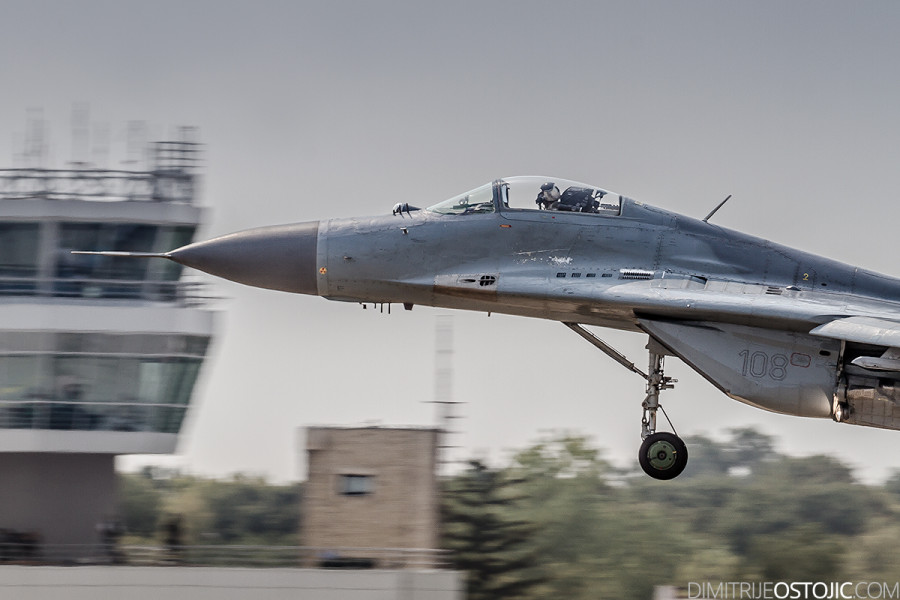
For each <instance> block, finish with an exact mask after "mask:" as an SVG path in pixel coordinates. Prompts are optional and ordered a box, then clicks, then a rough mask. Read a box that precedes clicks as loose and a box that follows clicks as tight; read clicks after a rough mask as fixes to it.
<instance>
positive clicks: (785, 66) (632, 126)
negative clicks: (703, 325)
mask: <svg viewBox="0 0 900 600" xmlns="http://www.w3.org/2000/svg"><path fill="white" fill-rule="evenodd" d="M2 12H3V18H2V19H0V56H2V57H3V59H2V60H0V82H3V84H2V85H0V144H2V145H0V148H2V149H5V152H0V156H6V157H7V158H6V159H5V160H3V161H0V164H7V165H11V164H12V162H13V158H12V157H13V149H14V147H16V146H15V144H17V143H21V134H22V132H23V131H24V129H25V121H26V119H25V116H26V109H28V108H30V107H41V108H42V109H43V113H44V117H45V118H46V119H47V120H48V121H49V122H50V127H51V132H50V142H51V153H50V154H51V157H52V159H53V163H52V164H53V166H61V165H62V164H63V163H64V162H65V161H67V160H70V159H71V156H72V143H71V135H70V133H69V132H70V130H71V120H70V114H71V109H72V104H73V102H88V103H89V104H90V107H91V117H92V119H93V120H94V121H95V122H99V123H106V124H107V125H108V126H109V128H110V134H111V143H112V144H113V146H115V144H119V145H122V144H123V143H124V142H123V140H124V131H125V123H126V121H128V120H130V119H140V120H145V121H147V122H148V123H149V124H150V126H151V129H150V131H151V135H152V137H153V139H159V138H162V137H165V136H168V135H170V134H171V133H172V131H173V130H174V128H175V126H178V125H195V126H197V127H199V128H200V137H201V141H203V142H205V143H206V144H207V145H208V146H207V153H206V160H207V165H208V166H207V168H206V169H205V172H204V181H203V190H204V191H203V197H202V200H203V202H204V204H206V205H207V206H209V207H211V209H212V210H211V215H210V218H209V220H208V222H207V224H206V226H205V229H204V231H203V232H202V234H201V237H210V236H214V235H219V234H223V233H228V232H231V231H235V230H239V229H244V228H248V227H255V226H260V225H268V224H275V223H285V222H295V221H306V220H312V219H323V218H328V217H337V216H351V215H366V214H384V213H385V212H387V211H389V210H390V208H391V206H392V205H393V204H394V203H395V202H398V201H408V202H411V203H412V204H415V205H419V206H423V205H428V204H431V203H434V202H437V201H439V200H443V199H445V198H448V197H450V196H452V195H455V194H457V193H460V192H462V191H465V190H467V189H470V188H473V187H476V186H478V185H480V184H482V183H485V182H487V181H489V180H491V179H494V178H496V177H502V176H509V175H524V174H547V175H554V176H557V177H563V178H568V179H574V180H580V181H585V182H588V183H592V184H595V185H597V186H600V187H603V188H606V189H610V190H613V191H616V192H619V193H622V194H625V195H628V196H630V197H633V198H636V199H639V200H642V201H644V202H647V203H650V204H655V205H658V206H661V207H664V208H666V209H670V210H674V211H677V212H682V213H685V214H689V215H693V216H703V215H705V214H706V213H707V212H708V211H709V210H710V209H711V208H712V207H713V206H715V205H716V204H717V203H718V202H719V201H720V200H721V199H722V198H724V197H725V196H726V195H727V194H734V198H733V199H732V200H731V201H730V202H729V204H728V205H726V207H725V208H723V209H722V211H720V212H719V213H718V214H717V215H716V217H715V219H716V221H717V222H718V223H720V224H722V225H725V226H728V227H732V228H735V229H740V230H742V231H746V232H748V233H751V234H754V235H759V236H762V237H765V238H769V239H772V240H775V241H777V242H781V243H784V244H787V245H790V246H794V247H797V248H801V249H804V250H808V251H812V252H816V253H819V254H824V255H826V256H829V257H832V258H836V259H839V260H842V261H844V262H848V263H852V264H857V265H861V266H865V267H867V268H871V269H874V270H877V271H881V272H885V273H888V274H892V275H900V266H898V265H897V264H896V262H895V259H894V255H895V251H894V248H893V247H892V245H893V243H895V242H894V240H895V239H896V225H895V223H896V222H897V218H898V213H900V208H898V206H897V202H896V197H897V191H898V189H900V169H898V168H897V162H898V140H900V113H898V110H897V107H898V106H900V77H898V74H900V73H898V70H900V69H898V64H897V63H898V57H900V52H898V50H900V42H898V39H897V35H896V31H897V29H898V25H900V4H898V3H896V2H890V1H885V2H853V3H849V2H827V1H822V0H816V1H794V2H782V1H777V2H775V1H773V2H766V1H761V2H728V1H711V0H710V1H685V2H678V3H669V2H599V1H598V2H559V1H554V2H483V1H479V2H453V3H449V2H446V3H428V2H424V3H423V2H321V3H305V2H224V1H207V2H200V1H195V2H190V1H188V2H181V1H179V2H165V1H163V2H144V3H138V2H121V1H109V2H102V1H97V0H82V1H79V2H77V3H76V2H16V1H10V0H6V1H4V2H3V3H2ZM112 156H115V150H113V153H112ZM112 163H113V161H112V160H111V161H110V165H109V166H118V165H117V164H112ZM214 286H215V287H214V290H215V293H216V294H218V295H221V296H224V297H227V298H228V300H226V301H224V302H222V303H220V305H219V306H220V308H221V310H222V313H221V316H220V321H219V322H220V335H219V337H218V339H217V341H216V342H215V345H214V347H213V349H212V351H211V355H210V357H209V359H208V361H207V363H206V365H205V370H204V372H203V375H202V380H201V382H200V385H199V386H198V389H197V393H196V394H195V400H194V405H195V409H194V411H193V414H192V415H191V416H190V420H189V422H188V423H187V424H186V427H185V435H184V437H183V439H182V443H181V452H182V456H181V457H180V458H178V460H177V462H178V464H182V465H185V466H186V467H187V468H189V469H190V470H192V471H194V472H198V473H202V474H211V475H222V474H226V473H232V472H235V471H244V472H254V473H260V474H265V475H268V476H269V477H271V478H273V479H276V480H290V479H296V478H297V477H298V476H300V474H301V471H300V467H299V461H298V455H297V450H296V442H295V438H296V428H297V427H299V426H303V425H308V424H323V423H326V424H348V425H350V424H361V423H365V422H373V421H377V422H381V423H384V424H429V423H432V422H433V419H434V415H435V411H434V407H433V406H431V405H428V404H423V403H422V401H423V400H430V399H431V398H432V396H433V385H432V378H433V374H434V338H435V334H434V329H435V318H436V315H438V314H443V313H444V312H445V311H438V310H436V309H428V308H422V307H417V308H416V309H415V310H414V311H412V312H411V313H410V312H405V311H402V310H394V311H393V314H392V315H391V316H387V315H386V314H385V315H381V314H379V313H377V312H375V311H372V310H366V311H363V310H361V309H360V308H359V306H358V305H353V304H343V303H334V302H328V301H326V300H323V299H320V298H312V297H303V296H292V295H289V294H283V293H278V292H270V291H263V290H256V289H251V288H247V287H242V286H239V285H237V284H231V283H228V282H220V281H217V282H215V284H214ZM454 323H455V352H456V354H455V358H456V361H455V364H456V372H455V378H454V388H455V393H456V398H457V399H458V400H464V401H466V402H468V404H467V405H465V407H464V409H463V412H464V414H465V416H466V419H465V420H464V421H462V423H461V429H462V431H463V432H464V433H463V434H462V435H460V436H459V439H458V442H459V443H460V444H462V445H463V446H464V447H465V451H464V452H465V454H473V453H478V454H481V455H488V456H490V457H492V458H494V459H496V460H499V459H501V458H503V457H504V456H505V454H504V452H503V449H504V448H521V447H523V446H525V445H526V444H528V443H530V442H533V441H535V440H536V439H538V438H539V437H541V436H543V435H546V434H547V432H548V431H551V430H571V431H575V432H580V433H584V434H588V435H591V436H593V438H594V440H595V442H596V443H597V444H598V445H600V446H602V447H605V448H607V449H608V450H609V457H610V458H612V459H613V460H615V461H616V462H619V463H622V464H625V463H629V462H634V460H635V456H636V452H637V447H638V445H639V428H640V413H641V410H640V402H641V400H642V398H643V382H642V381H641V380H640V379H639V378H638V377H636V376H634V375H632V374H629V373H628V372H626V371H625V370H624V369H622V368H621V367H619V366H618V365H616V364H615V363H613V362H612V361H610V360H609V359H607V358H606V357H605V356H603V355H602V354H601V353H600V352H598V351H596V350H594V349H593V348H591V347H590V346H589V345H587V344H586V343H585V342H584V341H582V340H580V339H578V338H577V337H576V336H574V335H573V334H572V333H571V332H569V331H568V330H566V329H565V328H564V327H562V326H561V325H559V324H557V323H551V322H543V321H536V320H527V319H522V318H512V317H503V316H497V315H494V316H492V317H490V318H488V317H487V316H486V315H483V314H468V313H455V316H454ZM601 333H602V335H604V337H605V339H607V341H610V342H611V343H613V344H615V345H617V346H619V347H620V349H622V350H624V351H625V353H626V354H627V355H628V356H629V357H630V358H631V359H632V360H634V361H635V362H637V363H638V364H639V365H643V363H644V362H645V360H646V358H645V355H644V350H643V345H644V343H645V340H644V338H643V337H642V336H640V335H637V334H623V333H617V332H601ZM548 355H557V356H561V357H565V360H562V361H560V362H561V363H562V364H564V365H565V366H564V367H562V370H563V372H562V373H554V374H553V376H550V375H549V374H548V372H547V370H546V369H543V368H536V366H537V365H538V363H539V360H540V359H541V357H546V356H548ZM485 357H490V359H491V360H490V362H491V364H493V365H494V368H493V369H492V370H490V371H485V370H483V369H481V368H479V369H478V370H475V369H473V368H471V367H470V366H469V365H472V364H479V365H482V364H485V360H484V359H485ZM668 374H670V375H672V376H675V377H677V378H678V379H680V383H679V384H678V386H677V387H676V389H675V390H674V391H670V392H667V393H666V394H665V396H664V398H663V400H664V403H665V405H666V407H667V409H668V412H669V415H670V416H671V417H672V418H673V419H674V422H675V425H676V427H677V428H678V431H679V433H680V434H681V435H690V434H695V433H708V434H713V435H719V434H721V432H723V431H725V430H726V429H727V428H730V427H739V426H745V425H757V426H759V427H760V428H762V429H763V430H765V431H767V432H769V433H772V434H774V435H777V436H779V438H780V440H781V449H782V450H784V451H788V452H791V453H796V454H808V453H818V452H827V453H833V454H835V455H837V456H840V457H841V458H842V459H843V460H846V461H848V462H850V463H852V464H854V465H856V466H857V467H859V469H860V470H859V474H860V475H861V476H863V477H865V478H870V479H871V478H873V477H879V476H883V475H884V474H886V473H887V471H888V470H889V469H893V468H898V467H900V456H897V455H896V453H888V452H886V451H885V449H886V448H890V447H893V445H895V444H896V443H897V440H898V439H900V432H885V431H879V430H875V429H869V428H862V427H852V426H840V425H837V424H834V423H831V422H830V421H817V420H804V419H799V418H794V417H787V416H779V415H774V414H769V413H765V412H762V411H760V410H757V409H754V408H750V407H747V406H744V405H742V404H739V403H737V402H735V401H732V400H730V399H728V398H727V397H725V396H724V395H722V394H720V393H719V392H718V391H717V390H715V389H714V388H713V387H712V386H711V385H710V384H708V383H707V382H705V381H704V380H702V379H701V378H700V377H699V376H698V375H696V374H694V373H692V372H691V371H690V369H689V368H688V367H686V366H685V365H683V364H682V363H680V362H679V361H677V360H675V359H670V360H669V363H668ZM154 462H161V461H158V460H156V459H154ZM126 464H134V461H131V462H129V463H126Z"/></svg>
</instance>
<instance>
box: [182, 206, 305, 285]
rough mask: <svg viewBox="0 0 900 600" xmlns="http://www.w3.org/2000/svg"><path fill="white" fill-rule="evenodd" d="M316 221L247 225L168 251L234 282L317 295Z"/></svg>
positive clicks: (190, 265) (189, 265)
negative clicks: (270, 225) (236, 230)
mask: <svg viewBox="0 0 900 600" xmlns="http://www.w3.org/2000/svg"><path fill="white" fill-rule="evenodd" d="M318 234H319V222H318V221H311V222H308V223H296V224H293V225H276V226H273V227H260V228H257V229H247V230H246V231H238V232H237V233H231V234H228V235H223V236H221V237H217V238H214V239H211V240H207V241H205V242H197V243H195V244H190V245H188V246H183V247H181V248H178V249H177V250H173V251H172V252H169V253H168V254H167V257H168V258H170V259H171V260H174V261H175V262H177V263H180V264H182V265H185V266H187V267H192V268H194V269H199V270H200V271H204V272H206V273H209V274H211V275H215V276H217V277H222V278H224V279H230V280H231V281H236V282H238V283H243V284H246V285H252V286H255V287H261V288H267V289H270V290H281V291H285V292H294V293H296V294H312V295H316V294H317V293H318V292H317V285H316V247H317V243H316V240H317V237H318Z"/></svg>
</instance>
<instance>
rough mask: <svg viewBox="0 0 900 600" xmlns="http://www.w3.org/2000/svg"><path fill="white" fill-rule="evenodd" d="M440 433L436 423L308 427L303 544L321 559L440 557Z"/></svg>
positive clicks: (428, 561) (403, 561) (350, 562)
mask: <svg viewBox="0 0 900 600" xmlns="http://www.w3.org/2000/svg"><path fill="white" fill-rule="evenodd" d="M438 439H439V430H437V429H412V428H405V429H398V428H382V427H360V428H356V427H351V428H339V427H309V428H307V429H306V445H305V447H306V451H307V454H308V467H309V469H308V476H307V483H306V487H305V492H304V504H303V524H302V527H301V531H302V538H303V539H302V544H303V545H304V546H306V547H310V548H311V549H313V551H314V552H316V553H317V556H316V558H315V560H316V561H317V562H318V563H319V564H320V565H326V566H340V564H341V563H342V562H343V563H345V564H346V565H347V566H354V565H355V566H361V567H365V566H375V567H387V568H404V567H430V566H434V563H435V562H439V558H438V556H439V555H438V551H436V550H435V549H436V548H438V547H439V519H440V514H439V509H440V506H439V494H438V483H437V477H436V468H437V451H438ZM379 549H381V550H379ZM384 549H392V550H393V551H392V552H390V553H388V554H389V555H390V557H391V558H390V559H386V558H383V557H384V556H385V552H384ZM404 557H406V558H404ZM389 561H390V562H393V563H394V564H385V563H386V562H389Z"/></svg>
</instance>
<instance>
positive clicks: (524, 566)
mask: <svg viewBox="0 0 900 600" xmlns="http://www.w3.org/2000/svg"><path fill="white" fill-rule="evenodd" d="M518 483H520V482H517V481H516V480H514V479H510V478H508V477H507V476H506V474H505V473H504V472H502V471H497V470H492V469H489V468H488V467H486V466H485V465H484V464H482V463H481V462H479V461H472V462H470V465H469V469H468V470H466V471H465V472H464V473H463V474H462V475H460V476H459V477H457V478H455V479H454V480H452V481H451V482H449V484H448V485H447V488H446V490H445V496H444V498H445V501H444V505H443V523H444V532H443V533H444V545H445V547H446V548H448V549H449V550H451V551H452V552H453V555H452V559H451V560H452V562H453V565H454V567H455V568H457V569H460V570H463V571H465V572H466V578H467V588H468V594H467V597H468V598H470V599H471V600H501V599H504V598H522V597H525V595H526V593H527V591H528V590H529V589H531V588H533V587H534V586H535V585H536V584H537V583H539V581H540V580H539V578H538V577H537V576H536V572H535V569H534V566H535V555H534V550H533V546H531V545H530V543H529V542H530V538H531V536H532V535H533V534H534V528H533V527H532V526H531V525H530V524H529V523H527V522H526V521H523V520H521V519H518V518H516V517H515V516H514V515H515V505H516V504H517V503H518V502H520V501H521V496H519V495H517V493H516V491H515V486H516V485H517V484H518Z"/></svg>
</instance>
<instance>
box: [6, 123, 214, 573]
mask: <svg viewBox="0 0 900 600" xmlns="http://www.w3.org/2000/svg"><path fill="white" fill-rule="evenodd" d="M200 149H201V146H200V145H199V144H197V143H195V142H189V141H175V142H156V143H154V144H151V146H150V150H151V156H152V159H151V166H150V168H149V169H148V170H145V171H129V170H108V169H97V168H91V167H88V166H85V165H76V166H75V167H74V168H71V169H67V170H55V169H43V168H19V169H7V170H0V530H5V531H0V533H4V534H5V535H7V536H9V535H16V536H19V537H20V538H21V539H26V540H31V542H30V543H31V550H30V551H31V552H32V553H35V554H37V556H36V558H45V559H51V560H60V559H62V560H77V559H78V558H80V557H81V556H84V555H86V554H89V553H91V552H92V549H90V548H86V547H84V546H82V545H85V544H91V545H92V544H96V543H97V542H98V539H99V536H98V533H97V527H98V524H99V523H101V522H103V521H108V520H109V519H111V518H114V516H115V515H116V511H117V509H116V493H115V488H116V485H115V481H116V479H115V470H114V458H115V456H116V455H118V454H168V453H172V452H174V451H175V446H176V443H177V440H178V433H179V431H180V429H181V425H182V423H183V422H184V417H185V413H186V412H187V410H188V407H189V405H190V399H191V393H192V390H193V388H194V383H195V382H196V380H197V375H198V372H199V371H200V366H201V364H202V363H203V359H204V357H205V355H206V352H207V348H208V346H209V343H210V338H211V336H212V333H213V313H212V311H211V310H209V309H208V308H206V307H205V306H204V303H205V301H204V298H203V296H202V291H201V290H200V288H199V287H198V285H199V284H198V283H196V282H191V281H188V280H185V279H183V278H182V267H181V266H179V265H177V264H175V263H172V262H169V261H161V260H159V261H157V260H142V259H127V258H120V257H104V256H84V255H73V254H71V251H72V250H119V251H129V252H162V251H167V250H171V249H172V248H178V247H180V246H183V245H184V244H187V243H189V242H191V241H192V239H193V238H194V234H195V231H196V229H197V226H198V225H199V224H200V222H201V221H202V217H203V213H204V210H203V209H202V208H201V207H199V206H197V204H196V191H197V187H198V186H197V183H198V181H197V170H198V166H199V152H200ZM35 548H36V549H35Z"/></svg>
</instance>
